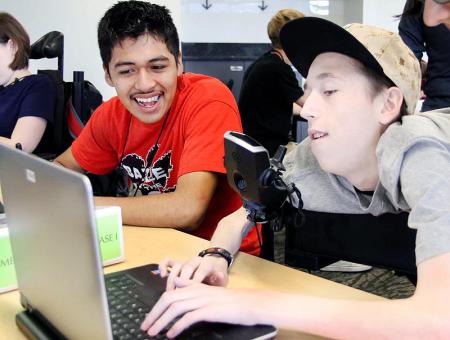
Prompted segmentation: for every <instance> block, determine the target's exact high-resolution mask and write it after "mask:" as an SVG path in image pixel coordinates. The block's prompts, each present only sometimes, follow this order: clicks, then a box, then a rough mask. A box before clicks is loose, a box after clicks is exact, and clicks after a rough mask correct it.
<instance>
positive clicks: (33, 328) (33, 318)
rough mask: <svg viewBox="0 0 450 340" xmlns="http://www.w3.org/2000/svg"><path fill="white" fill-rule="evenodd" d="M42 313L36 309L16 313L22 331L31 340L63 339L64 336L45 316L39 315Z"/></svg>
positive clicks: (18, 325) (17, 322)
mask: <svg viewBox="0 0 450 340" xmlns="http://www.w3.org/2000/svg"><path fill="white" fill-rule="evenodd" d="M39 315H40V313H39V312H37V311H36V310H34V311H33V312H30V311H27V310H25V311H23V312H20V313H17V314H16V324H17V327H19V329H20V331H21V332H22V333H23V334H24V335H25V336H26V337H27V338H28V339H31V340H53V339H55V340H63V339H67V338H66V337H64V336H63V335H62V334H61V333H60V332H59V331H58V330H57V329H56V328H55V327H54V326H53V325H51V324H50V323H49V322H48V321H47V320H46V319H45V318H43V317H40V316H39Z"/></svg>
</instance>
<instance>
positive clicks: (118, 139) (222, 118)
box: [56, 1, 259, 253]
mask: <svg viewBox="0 0 450 340" xmlns="http://www.w3.org/2000/svg"><path fill="white" fill-rule="evenodd" d="M98 41H99V47H100V53H101V57H102V60H103V68H104V70H105V78H106V81H107V82H108V84H109V85H111V86H113V87H114V88H115V89H116V91H117V97H114V98H112V99H110V100H109V101H107V102H105V103H104V104H102V105H101V106H100V107H99V108H98V109H97V111H96V112H95V113H94V114H93V116H92V117H91V119H90V120H89V122H88V124H87V125H86V127H85V128H84V129H83V131H82V133H81V134H80V136H79V137H78V138H77V139H76V140H75V141H74V143H73V144H72V146H71V147H70V148H69V149H68V150H67V151H65V152H64V153H63V154H62V155H60V156H59V157H58V158H57V159H56V162H58V163H60V164H62V165H63V166H65V167H67V168H71V169H74V170H77V171H89V172H91V173H94V174H106V173H108V172H111V171H112V170H113V169H114V168H116V167H117V166H121V167H122V168H123V169H124V170H125V171H126V173H127V174H128V177H129V179H130V182H131V183H132V186H131V190H130V193H131V195H130V196H131V197H96V201H95V203H96V204H98V205H118V206H120V207H121V208H122V217H123V221H124V223H126V224H132V225H139V226H152V227H173V228H178V229H182V230H185V231H189V232H191V233H193V234H194V235H197V236H200V237H203V238H206V239H210V238H211V236H212V234H213V232H214V230H215V227H216V225H217V223H218V221H219V220H220V219H221V218H222V217H224V216H226V215H228V214H229V213H231V212H233V211H235V210H236V209H237V208H239V206H240V205H241V202H240V199H239V197H238V195H237V194H236V193H235V192H234V191H232V190H231V188H230V187H229V186H228V184H227V181H226V176H225V168H224V165H223V157H224V146H223V135H224V133H225V132H226V131H228V130H234V131H241V130H242V127H241V123H240V120H239V112H238V109H237V105H236V102H235V100H234V98H233V96H232V94H231V92H230V91H229V90H228V89H227V88H226V86H224V85H223V84H222V83H220V82H219V81H218V80H216V79H214V78H210V77H206V76H202V75H195V74H182V66H181V55H180V52H179V40H178V34H177V31H176V28H175V26H174V24H173V22H172V18H171V17H170V14H169V11H168V10H167V9H166V8H165V7H163V6H158V5H153V4H150V3H148V2H141V1H129V2H128V1H127V2H119V3H117V4H116V5H114V6H113V7H111V8H110V9H109V10H108V11H107V12H106V14H105V15H104V17H103V18H102V19H101V21H100V23H99V27H98ZM155 193H157V194H162V195H154V194H155ZM256 240H257V238H256V234H252V235H250V236H249V237H248V238H247V239H246V240H244V242H243V243H242V247H241V249H242V250H244V251H247V252H250V253H258V250H259V246H258V243H257V241H256Z"/></svg>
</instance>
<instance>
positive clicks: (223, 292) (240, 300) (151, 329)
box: [141, 278, 270, 338]
mask: <svg viewBox="0 0 450 340" xmlns="http://www.w3.org/2000/svg"><path fill="white" fill-rule="evenodd" d="M174 283H175V286H176V288H177V289H175V290H172V291H166V292H165V293H164V294H163V295H162V296H161V298H160V299H159V301H158V302H157V303H156V304H155V306H154V307H153V309H152V310H151V311H150V313H148V314H147V316H146V318H145V320H144V322H143V323H142V325H141V330H142V331H146V332H147V334H149V335H150V336H155V335H156V334H159V333H161V332H165V331H166V330H167V328H168V327H170V329H169V330H167V334H166V335H167V336H168V337H169V338H173V337H176V336H177V335H178V334H180V333H181V332H183V331H184V330H185V329H187V328H189V327H190V326H192V325H193V324H196V323H197V322H200V321H207V322H224V323H229V324H240V325H256V324H258V323H259V322H260V320H259V319H257V317H258V315H257V314H258V313H257V312H255V310H260V309H261V308H262V309H264V308H265V306H264V305H265V301H267V300H268V299H267V296H266V295H267V294H266V295H264V296H263V298H262V293H260V292H253V291H250V290H237V289H226V288H223V287H212V286H208V285H205V284H201V283H198V282H194V281H192V280H185V279H181V278H175V280H174ZM177 319H178V320H177ZM174 320H175V323H173V322H174ZM269 323H270V322H269ZM171 324H173V326H170V325H171Z"/></svg>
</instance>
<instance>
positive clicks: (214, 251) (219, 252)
mask: <svg viewBox="0 0 450 340" xmlns="http://www.w3.org/2000/svg"><path fill="white" fill-rule="evenodd" d="M206 255H215V256H220V257H223V258H224V259H225V260H226V261H227V263H228V268H230V267H231V265H232V264H233V261H234V257H233V255H231V253H230V252H229V251H228V250H226V249H223V248H219V247H213V248H208V249H205V250H202V251H201V252H200V253H198V256H200V257H204V256H206Z"/></svg>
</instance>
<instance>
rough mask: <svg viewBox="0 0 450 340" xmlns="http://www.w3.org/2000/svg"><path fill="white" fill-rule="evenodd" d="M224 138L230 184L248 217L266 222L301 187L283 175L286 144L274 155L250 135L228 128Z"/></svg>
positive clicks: (298, 193) (251, 219)
mask: <svg viewBox="0 0 450 340" xmlns="http://www.w3.org/2000/svg"><path fill="white" fill-rule="evenodd" d="M224 139H225V168H226V170H227V179H228V183H229V184H230V186H231V187H232V188H233V189H234V190H235V191H236V192H237V193H238V194H239V195H240V196H241V199H242V202H243V204H244V208H245V209H246V210H247V213H248V216H247V218H248V220H249V221H251V222H254V223H256V222H257V223H265V222H268V221H270V220H272V219H274V218H275V217H276V216H277V213H278V212H279V209H280V208H281V206H282V205H283V203H284V202H285V200H286V198H287V197H288V196H290V195H291V194H292V193H293V192H296V193H297V196H298V198H299V209H301V208H302V200H301V196H300V191H298V189H297V188H296V187H295V186H294V185H293V184H291V185H287V184H286V183H284V182H283V180H282V178H281V173H282V171H284V170H285V168H284V167H283V164H282V161H283V158H284V156H285V154H286V147H284V146H280V147H279V148H278V150H277V152H276V154H275V155H274V157H273V158H272V159H270V158H269V153H268V151H267V150H266V149H265V148H264V147H263V146H262V145H261V144H259V143H258V142H257V141H255V140H254V139H252V138H251V137H249V136H247V135H245V134H243V133H239V132H234V131H228V132H226V133H225V135H224Z"/></svg>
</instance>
